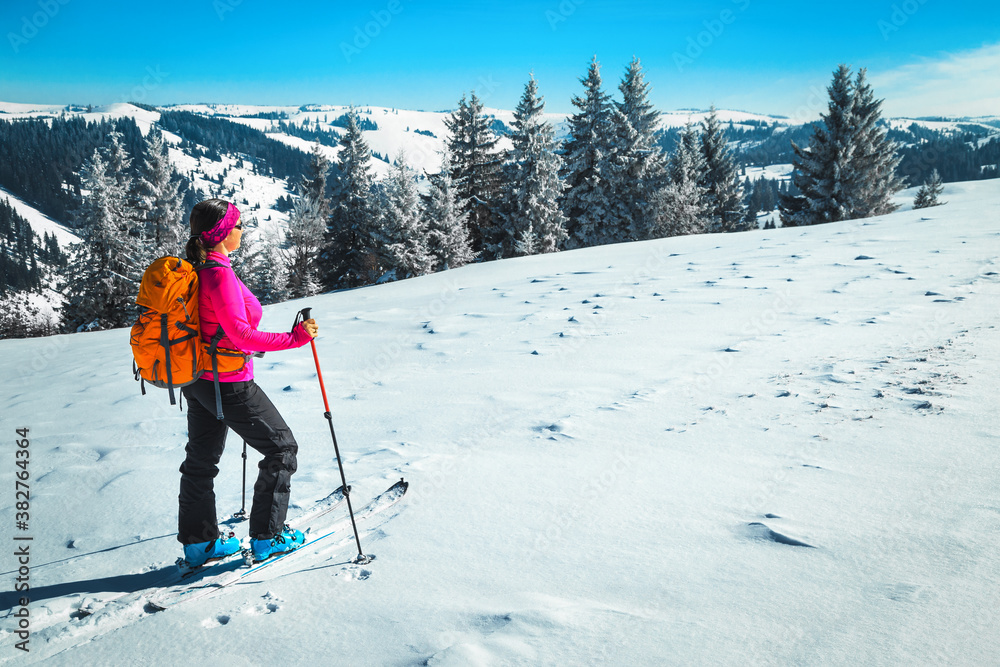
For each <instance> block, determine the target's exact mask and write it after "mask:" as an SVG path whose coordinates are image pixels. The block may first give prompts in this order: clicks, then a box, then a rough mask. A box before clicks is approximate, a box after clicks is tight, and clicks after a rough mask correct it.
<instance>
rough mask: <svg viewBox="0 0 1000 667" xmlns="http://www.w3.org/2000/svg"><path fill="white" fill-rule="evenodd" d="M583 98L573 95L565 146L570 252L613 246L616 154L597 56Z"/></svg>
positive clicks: (565, 204) (565, 202)
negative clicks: (613, 161)
mask: <svg viewBox="0 0 1000 667" xmlns="http://www.w3.org/2000/svg"><path fill="white" fill-rule="evenodd" d="M580 82H581V83H582V84H583V86H584V89H585V91H584V95H583V96H582V97H581V96H578V95H574V96H573V100H572V102H573V106H575V107H576V108H577V109H579V112H577V113H576V114H574V115H572V116H570V118H569V126H570V136H569V139H568V140H567V141H566V144H565V145H564V146H563V169H562V176H563V180H564V181H565V183H566V190H565V193H564V195H563V199H562V209H563V212H564V213H565V214H566V217H567V222H566V233H567V239H566V242H565V247H566V248H567V249H572V248H582V247H586V246H592V245H600V244H604V243H610V242H613V241H614V239H615V237H616V230H617V220H616V219H614V217H613V215H614V211H613V202H614V200H615V199H616V197H617V195H616V194H615V192H614V190H613V189H612V188H613V184H612V183H611V182H610V181H609V180H608V176H609V172H610V171H611V166H610V164H609V158H610V157H611V154H612V151H613V143H612V142H613V136H614V131H613V130H614V128H613V126H612V124H611V110H612V106H611V96H610V95H608V94H606V93H605V92H604V91H602V90H601V66H600V64H599V63H598V62H597V56H594V59H593V60H592V61H591V64H590V69H589V70H588V71H587V76H586V77H584V78H581V79H580Z"/></svg>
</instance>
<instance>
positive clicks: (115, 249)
mask: <svg viewBox="0 0 1000 667" xmlns="http://www.w3.org/2000/svg"><path fill="white" fill-rule="evenodd" d="M119 150H121V145H120V144H118V143H117V142H116V141H115V140H114V138H113V137H112V138H111V143H110V145H109V146H106V147H104V149H103V150H102V149H96V150H95V151H94V154H93V156H92V157H91V158H90V160H88V161H87V162H86V163H85V164H84V166H83V168H82V170H81V181H82V187H81V190H82V191H83V192H84V195H83V201H82V202H81V206H80V210H79V213H78V221H79V225H78V226H79V229H80V232H81V234H82V236H83V240H82V241H81V242H80V243H74V244H73V245H72V246H70V250H71V254H72V260H71V261H70V262H69V264H68V266H67V267H66V269H65V270H64V272H63V275H64V277H65V279H66V280H67V284H66V288H65V289H64V290H63V293H64V295H65V297H66V299H65V302H64V304H63V306H62V307H61V309H60V311H61V315H62V325H63V328H64V329H65V330H66V331H70V332H73V331H95V330H100V329H111V328H115V327H124V326H126V325H128V324H131V323H132V320H133V319H134V318H135V295H136V294H137V293H138V290H139V280H140V279H141V278H142V272H143V271H144V270H145V267H146V264H147V263H148V262H147V260H148V257H145V256H143V255H141V254H140V252H141V248H142V245H143V244H142V238H141V234H142V229H141V226H140V228H139V229H130V226H129V223H130V222H131V221H132V220H133V216H132V211H130V210H128V209H129V206H130V201H129V197H128V195H129V193H130V192H131V190H132V183H131V179H130V178H128V176H127V167H128V162H127V161H128V157H127V156H124V157H123V155H122V154H118V153H117V151H119ZM122 152H123V151H122ZM106 155H110V156H111V157H112V160H111V161H110V162H109V160H108V159H107V157H106ZM112 164H117V165H118V171H117V173H116V172H113V171H111V165H112ZM122 165H124V168H123V166H122Z"/></svg>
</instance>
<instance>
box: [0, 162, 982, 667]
mask: <svg viewBox="0 0 1000 667" xmlns="http://www.w3.org/2000/svg"><path fill="white" fill-rule="evenodd" d="M943 198H944V199H946V200H947V201H948V203H947V204H946V205H944V206H941V207H938V208H932V209H923V210H916V211H905V212H898V213H894V214H892V215H888V216H884V217H881V218H874V219H869V220H864V221H858V222H844V223H837V224H830V225H824V226H817V227H811V228H791V229H778V230H771V231H760V232H748V233H743V234H732V235H704V236H693V237H683V238H671V239H664V240H659V241H652V242H643V243H633V244H623V245H617V246H611V247H601V248H593V249H587V250H581V251H574V252H565V253H560V254H557V255H549V256H535V257H529V258H522V259H516V260H508V261H503V262H494V263H488V264H483V265H475V266H469V267H464V268H462V269H458V270H453V271H447V272H444V273H439V274H435V275H432V276H427V277H423V278H418V279H414V280H408V281H402V282H398V283H392V284H387V285H381V286H377V287H370V288H365V289H359V290H354V291H347V292H340V293H335V294H328V295H323V296H319V297H313V298H310V299H306V300H303V301H298V302H289V303H285V304H280V305H276V306H272V307H268V308H267V309H265V319H264V322H263V327H262V328H264V329H268V330H282V329H286V328H287V327H288V326H290V325H291V323H292V320H293V318H294V315H295V312H296V311H297V310H298V309H299V308H302V307H304V306H310V307H312V308H313V315H314V317H316V319H317V320H318V321H319V323H320V326H321V335H320V337H319V339H318V341H317V347H318V349H319V353H320V359H321V363H322V368H323V371H324V377H325V380H326V387H327V391H328V392H329V394H330V398H331V402H332V411H333V415H334V423H335V425H336V428H337V436H338V439H339V442H340V446H341V448H342V451H343V455H344V465H345V467H346V470H347V476H348V480H349V482H351V483H352V484H353V486H354V497H355V498H356V503H357V504H361V503H362V502H363V501H364V500H365V499H366V498H368V497H370V496H371V495H373V494H375V493H377V492H379V491H381V490H382V489H384V488H385V487H386V486H388V484H389V483H391V482H392V481H393V480H396V479H398V478H399V477H401V476H403V477H405V478H406V479H407V480H408V481H409V482H410V483H411V486H410V492H409V493H408V494H407V496H406V497H405V498H404V500H403V502H402V503H401V504H400V505H398V506H397V507H396V510H398V513H396V514H395V515H394V516H391V515H390V516H387V517H385V518H384V519H383V522H382V523H381V524H380V525H378V526H377V527H376V526H374V525H372V526H370V527H369V529H368V530H369V532H365V533H364V534H363V535H362V541H363V544H364V546H365V550H366V551H368V552H371V553H374V554H376V555H377V556H378V558H377V560H376V561H375V562H374V563H372V564H370V565H367V566H359V565H353V564H351V563H349V562H348V561H349V559H350V557H351V556H352V555H353V553H354V551H353V550H352V547H351V544H350V543H346V544H344V546H342V547H341V548H339V549H332V550H323V549H318V550H315V551H313V550H310V551H306V552H303V553H302V554H299V555H297V556H296V557H295V558H293V559H290V560H289V561H288V562H287V563H284V564H282V563H278V564H275V566H274V567H272V568H269V569H268V570H265V571H264V572H262V573H261V574H260V575H259V577H251V578H249V579H248V580H246V581H244V582H243V583H241V584H240V585H237V586H232V587H228V588H225V589H222V590H220V591H218V592H217V593H216V594H214V595H210V596H208V597H205V598H203V599H199V600H196V601H192V602H190V603H189V604H185V605H181V606H179V607H176V608H172V609H168V610H167V611H164V612H159V613H150V610H149V609H148V608H146V607H145V606H144V604H143V603H142V602H141V598H140V600H139V602H136V601H135V598H132V597H130V598H127V599H129V600H132V602H131V603H128V604H124V603H114V602H111V603H108V604H107V605H102V602H101V601H102V600H103V599H106V598H108V597H110V596H112V595H119V594H121V593H122V592H123V591H130V590H135V589H137V588H141V587H142V586H143V585H144V584H145V583H146V582H148V581H150V580H152V579H153V578H155V577H156V576H158V573H159V571H160V570H164V569H169V568H170V567H171V566H172V565H171V564H172V562H173V560H174V559H175V558H176V557H177V556H178V555H179V554H180V549H179V546H178V544H177V543H176V542H175V541H174V539H173V537H172V533H173V531H174V530H175V525H176V497H177V485H178V477H179V474H178V472H177V467H178V465H179V464H180V462H181V460H182V458H183V450H184V444H185V418H184V415H183V413H181V412H179V411H178V410H177V408H176V407H171V406H169V404H168V401H167V396H166V392H163V391H160V390H156V389H150V390H149V393H148V395H146V396H141V395H140V393H139V388H138V385H137V384H136V383H135V382H134V381H133V379H132V375H131V360H130V351H129V346H128V338H129V336H128V331H127V330H116V331H106V332H98V333H91V334H77V335H72V336H57V337H52V338H47V339H31V340H8V341H0V373H2V376H3V378H4V382H3V383H0V404H2V405H3V406H4V410H3V412H2V414H0V425H2V427H0V430H2V433H3V434H4V442H5V443H6V446H5V447H4V451H5V452H6V455H5V460H6V471H5V472H4V473H3V479H4V480H6V481H5V483H4V484H3V485H2V486H3V487H4V489H5V490H4V491H2V492H0V523H2V524H3V525H4V526H5V528H4V535H6V536H7V538H6V539H7V540H8V542H7V545H6V547H5V548H4V549H3V554H4V555H3V556H2V558H0V571H2V573H3V575H2V576H3V577H4V578H5V580H6V581H7V582H8V583H7V588H6V590H10V588H12V587H13V585H14V581H15V577H16V576H18V575H17V573H16V570H17V568H18V563H17V562H16V558H15V557H14V556H13V554H14V549H15V543H14V542H13V541H11V538H12V537H13V536H14V535H15V534H17V535H18V536H24V535H30V536H31V537H32V538H33V541H32V542H31V543H30V545H31V546H30V552H31V557H30V559H31V560H30V568H31V570H30V585H31V591H30V597H31V603H30V605H29V610H30V629H31V633H32V634H31V638H30V649H31V652H30V653H23V652H21V651H18V650H16V649H15V648H14V644H15V642H17V641H20V640H19V638H18V637H17V636H15V635H13V634H11V631H12V630H13V629H14V628H15V625H16V622H15V619H14V618H13V617H11V616H7V617H6V618H5V619H4V621H3V624H2V626H0V627H2V628H3V634H2V636H0V661H8V662H11V663H12V664H13V663H18V664H20V663H25V664H28V663H33V662H43V661H44V662H45V663H46V664H53V665H63V664H65V665H70V664H72V665H79V664H150V665H153V664H156V665H161V664H187V663H188V662H189V661H190V660H191V659H192V657H195V658H196V659H201V658H203V657H205V656H215V657H213V658H212V659H213V660H214V661H216V662H217V663H219V664H275V663H300V664H301V663H322V664H365V665H416V664H428V665H500V664H504V665H507V664H523V665H538V664H544V665H557V664H558V665H570V664H574V665H575V664H627V665H661V664H677V665H691V664H727V665H745V664H884V665H889V664H893V665H895V664H927V663H948V664H978V665H982V664H992V663H995V660H996V656H997V655H1000V633H998V631H997V628H998V620H997V616H996V611H995V610H996V600H997V599H998V597H1000V559H998V556H997V554H998V553H1000V487H998V485H997V480H996V474H997V470H998V469H1000V447H998V446H997V445H998V439H997V433H998V432H1000V420H998V417H997V410H996V396H997V394H998V391H1000V381H998V377H997V373H996V369H997V368H998V365H1000V344H998V336H1000V333H998V330H997V329H996V328H995V327H996V323H997V306H998V304H1000V275H998V273H1000V186H998V182H997V181H984V182H976V183H963V184H950V185H948V186H946V190H945V193H944V197H943ZM257 380H258V382H259V384H260V385H261V386H262V387H263V388H264V389H265V390H266V391H267V392H268V394H269V395H270V396H271V398H272V399H273V400H274V402H275V403H276V405H277V406H278V407H279V409H280V410H281V412H282V413H283V414H284V416H285V418H286V419H287V421H288V423H289V424H290V426H291V427H292V429H293V431H294V432H295V434H296V436H297V439H298V441H299V443H300V456H299V471H298V473H297V474H296V475H295V477H294V483H293V491H292V493H293V500H294V504H295V507H293V509H292V515H294V514H295V513H296V512H300V511H301V508H302V507H305V506H307V505H308V504H309V503H310V502H311V501H313V500H315V499H318V498H321V497H323V496H325V495H326V494H327V493H329V492H330V491H331V490H332V489H333V488H335V487H337V486H339V483H340V482H339V474H338V472H337V466H336V462H335V461H334V458H333V454H332V444H331V441H330V434H329V430H328V427H327V424H326V420H325V419H324V418H323V414H322V412H323V407H322V400H321V397H320V393H319V387H318V386H317V381H316V376H315V370H314V365H313V360H312V357H311V354H310V352H309V350H308V349H307V348H303V349H300V350H293V351H287V352H283V353H268V355H267V357H265V359H264V360H262V361H261V362H260V363H258V365H257ZM18 428H29V429H30V433H29V435H30V467H29V470H30V474H31V477H30V480H29V482H30V487H31V499H30V528H29V530H28V531H16V530H15V529H14V527H15V513H16V508H15V502H16V498H15V477H14V472H15V471H17V470H19V468H17V467H16V466H15V461H16V459H15V453H14V452H15V451H16V449H17V448H16V446H15V440H16V434H15V429H18ZM253 458H254V457H253V455H252V456H251V461H253ZM222 468H223V470H222V473H221V475H220V476H219V477H218V479H217V494H218V504H219V510H220V512H221V513H223V514H224V515H225V514H228V513H230V512H232V511H234V510H236V509H238V508H239V506H240V491H241V488H240V487H241V483H240V479H241V460H240V443H239V440H238V439H236V438H230V441H229V448H228V450H227V452H226V454H225V456H224V458H223V462H222ZM251 470H252V464H251ZM237 530H238V531H242V532H240V533H239V534H240V535H241V536H245V530H246V528H245V524H243V525H241V526H239V527H238V528H237ZM17 544H20V543H17ZM123 599H125V598H123ZM15 603H16V599H15V598H14V597H13V595H12V594H11V593H4V594H3V597H2V604H0V615H2V614H4V613H6V612H5V610H6V609H7V608H11V607H15V608H16V604H15ZM81 608H82V609H84V610H90V611H94V612H95V613H93V614H91V615H88V616H83V615H82V614H81V613H80V612H79V611H78V610H79V609H81Z"/></svg>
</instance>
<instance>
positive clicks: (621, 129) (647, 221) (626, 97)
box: [609, 57, 667, 241]
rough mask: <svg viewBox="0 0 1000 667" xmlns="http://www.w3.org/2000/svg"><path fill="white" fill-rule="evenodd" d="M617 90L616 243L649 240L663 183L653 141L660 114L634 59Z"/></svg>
mask: <svg viewBox="0 0 1000 667" xmlns="http://www.w3.org/2000/svg"><path fill="white" fill-rule="evenodd" d="M618 89H619V90H620V91H621V93H622V101H621V102H615V103H614V109H613V112H612V114H611V122H612V126H613V128H614V136H615V150H614V154H613V157H612V163H613V165H614V169H613V173H612V174H609V180H610V181H611V183H612V191H613V192H614V193H616V197H615V201H614V204H615V205H616V214H615V215H614V216H613V217H614V218H617V221H618V229H617V233H616V234H615V235H614V236H615V238H614V240H615V241H636V240H639V239H644V238H649V236H650V230H651V229H652V228H653V227H655V215H654V214H655V211H654V208H653V200H654V199H655V197H654V194H655V193H656V192H657V191H658V190H660V189H661V188H663V187H664V186H665V185H666V183H667V170H666V163H667V159H666V156H665V155H664V154H663V151H662V149H661V148H660V145H659V142H658V141H657V138H656V134H657V132H658V124H659V118H660V113H659V112H658V111H656V110H654V109H653V105H652V104H651V103H650V102H649V84H647V83H646V82H645V80H644V75H643V72H642V65H641V64H640V62H639V59H638V58H635V57H633V58H632V62H630V63H629V66H628V69H627V70H626V71H625V75H624V76H623V77H622V81H621V84H620V85H619V86H618Z"/></svg>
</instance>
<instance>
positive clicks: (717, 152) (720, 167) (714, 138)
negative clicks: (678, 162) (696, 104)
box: [701, 106, 757, 232]
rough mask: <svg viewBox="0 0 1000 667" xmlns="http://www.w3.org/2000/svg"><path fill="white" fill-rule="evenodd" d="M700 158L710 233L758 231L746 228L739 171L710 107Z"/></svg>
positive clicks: (704, 124)
mask: <svg viewBox="0 0 1000 667" xmlns="http://www.w3.org/2000/svg"><path fill="white" fill-rule="evenodd" d="M701 154H702V157H703V158H704V160H705V178H704V182H703V184H702V185H704V187H705V188H706V192H705V197H706V199H707V201H708V212H709V217H710V223H709V230H710V231H718V232H736V231H743V230H746V229H754V228H756V227H757V225H756V221H755V222H754V224H753V226H752V227H750V226H748V225H747V224H746V217H745V215H744V210H743V186H742V184H741V183H740V174H739V169H737V168H736V161H735V160H734V159H733V154H732V152H731V151H730V150H729V146H728V145H727V143H726V135H725V131H724V130H723V127H722V124H721V123H720V122H719V119H718V116H717V115H716V113H715V106H712V108H711V110H710V112H709V114H708V117H707V118H705V119H704V120H703V121H702V126H701Z"/></svg>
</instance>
